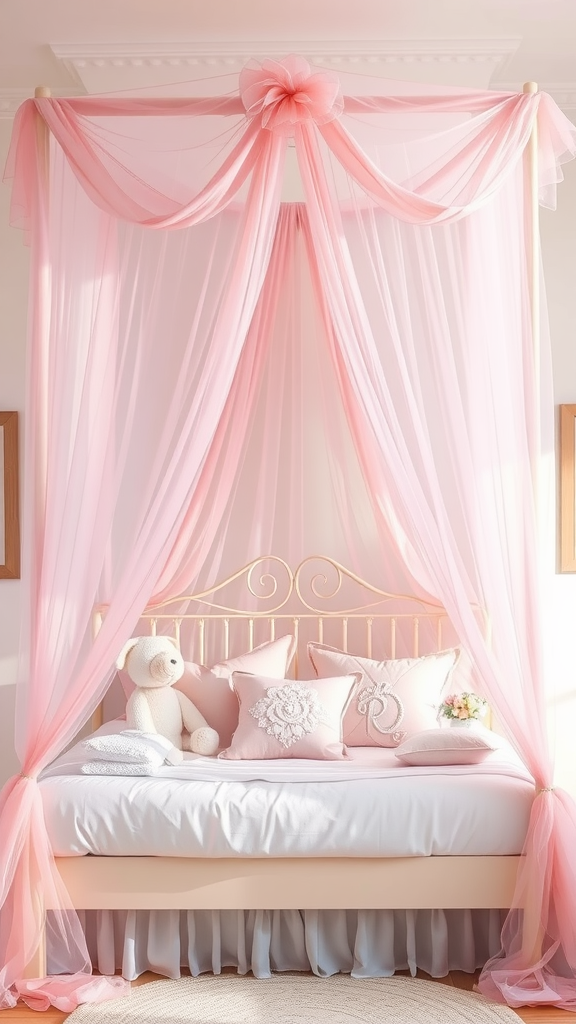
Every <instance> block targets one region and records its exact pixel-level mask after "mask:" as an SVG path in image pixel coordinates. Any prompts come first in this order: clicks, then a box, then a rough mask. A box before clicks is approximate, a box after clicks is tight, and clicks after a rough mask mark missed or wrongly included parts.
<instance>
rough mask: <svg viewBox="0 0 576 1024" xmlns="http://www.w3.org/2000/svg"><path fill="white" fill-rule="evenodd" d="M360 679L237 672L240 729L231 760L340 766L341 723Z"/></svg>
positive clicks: (226, 752) (342, 755)
mask: <svg viewBox="0 0 576 1024" xmlns="http://www.w3.org/2000/svg"><path fill="white" fill-rule="evenodd" d="M358 682H359V676H358V675H346V676H338V678H336V679H312V680H308V679H307V680H302V679H298V680H295V679H282V680H281V681H278V680H277V679H271V678H269V677H266V676H259V675H258V676H257V675H249V674H248V673H246V672H235V673H234V675H233V676H232V685H233V687H234V690H235V692H236V695H237V698H238V703H239V708H240V711H239V719H238V728H237V729H236V732H235V733H234V736H233V737H232V742H231V744H230V746H229V747H228V749H227V750H223V751H222V752H221V753H220V754H219V755H218V756H219V757H224V758H227V759H228V760H230V761H243V760H252V759H253V760H257V761H259V760H264V759H266V760H268V759H270V758H284V757H302V758H311V759H314V760H322V761H340V760H342V759H343V758H345V757H346V747H345V746H344V743H343V742H342V722H343V718H344V713H345V711H346V708H347V706H348V703H349V700H350V696H351V694H352V692H353V690H354V687H355V686H356V685H357V684H358Z"/></svg>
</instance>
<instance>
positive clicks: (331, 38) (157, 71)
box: [0, 0, 576, 116]
mask: <svg viewBox="0 0 576 1024" xmlns="http://www.w3.org/2000/svg"><path fill="white" fill-rule="evenodd" d="M292 51H294V52H299V53H303V54H304V55H306V56H307V57H309V58H310V59H312V60H313V62H314V63H317V64H324V65H328V66H331V67H334V68H335V69H338V68H340V69H341V70H342V71H349V72H350V71H351V72H360V73H365V72H369V73H370V74H372V75H378V76H379V77H388V78H396V79H398V78H402V79H406V78H408V79H411V80H417V81H428V82H432V83H444V84H454V85H463V86H471V87H479V88H489V87H490V88H501V87H505V88H517V87H519V86H520V85H521V84H522V83H523V82H524V81H528V80H535V81H537V82H538V83H539V84H540V85H541V86H542V87H543V88H546V89H547V90H548V91H550V92H552V94H553V95H554V97H555V99H556V100H557V102H558V103H559V104H560V105H561V106H563V107H564V108H565V109H569V110H571V109H576V0H290V2H289V3H287V2H280V0H95V2H92V3H87V2H86V0H0V113H3V114H4V115H5V116H11V114H13V112H14V110H15V109H16V107H17V106H18V105H19V103H20V102H21V101H22V99H24V98H25V97H26V96H29V95H32V93H33V91H34V87H35V86H37V85H44V86H48V87H49V88H50V89H51V90H52V92H53V93H54V94H55V95H72V94H79V93H80V94H82V93H86V92H111V91H120V90H133V89H141V88H146V89H147V90H152V91H154V90H158V91H162V92H164V93H166V92H170V91H172V92H173V93H174V94H181V93H182V92H193V93H194V92H204V93H206V92H216V91H224V90H227V89H230V87H231V82H232V81H233V80H234V79H230V78H229V77H228V78H224V77H222V76H224V75H228V76H229V75H236V74H237V73H238V71H239V69H240V67H241V66H242V64H243V63H244V62H245V61H246V60H247V59H248V58H249V57H250V56H252V55H254V56H263V55H271V56H276V55H277V56H281V55H283V54H285V53H287V52H292Z"/></svg>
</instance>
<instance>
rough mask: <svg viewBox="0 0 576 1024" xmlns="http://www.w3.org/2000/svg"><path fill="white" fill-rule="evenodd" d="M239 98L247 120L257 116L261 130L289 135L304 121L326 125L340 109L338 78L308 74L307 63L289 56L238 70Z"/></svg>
mask: <svg viewBox="0 0 576 1024" xmlns="http://www.w3.org/2000/svg"><path fill="white" fill-rule="evenodd" d="M239 87H240V96H241V98H242V103H243V104H244V107H245V110H246V113H247V115H248V117H258V116H259V117H260V120H261V124H262V127H263V128H268V129H269V130H270V131H273V132H277V133H278V134H280V135H293V134H294V126H295V125H297V124H300V123H302V122H304V121H313V122H314V123H315V124H326V123H327V122H328V121H333V120H334V119H335V118H336V117H338V116H339V115H340V114H341V113H342V111H343V109H344V100H343V98H342V94H341V92H340V82H339V79H338V76H337V75H335V74H333V73H332V72H330V71H318V72H316V73H314V74H313V73H312V68H311V67H310V65H309V63H308V61H307V60H304V58H303V57H298V56H296V54H290V55H289V56H288V57H284V58H283V60H280V61H277V60H272V59H267V60H263V61H262V63H261V64H258V63H257V62H256V61H251V62H250V63H249V64H247V65H246V67H244V68H242V71H241V72H240V79H239Z"/></svg>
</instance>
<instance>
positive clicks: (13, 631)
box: [0, 119, 28, 785]
mask: <svg viewBox="0 0 576 1024" xmlns="http://www.w3.org/2000/svg"><path fill="white" fill-rule="evenodd" d="M11 131H12V122H11V121H10V120H8V119H6V120H1V119H0V169H2V170H3V168H4V164H5V161H6V154H7V152H8V144H9V141H10V134H11ZM1 177H2V174H1V173H0V178H1ZM9 199H10V185H9V183H5V184H2V185H0V311H1V315H0V409H2V410H4V411H9V410H16V411H17V412H18V413H19V414H20V417H21V419H20V427H21V431H20V434H22V426H23V424H22V412H23V409H24V351H25V337H26V302H27V299H26V296H27V282H28V250H27V249H26V247H25V246H24V245H23V244H22V236H21V233H20V232H19V231H16V230H14V229H13V228H10V227H9V224H8V218H9ZM20 592H21V585H20V581H19V580H0V785H2V784H3V783H4V782H5V780H6V779H7V777H8V776H9V775H10V774H12V773H13V771H15V770H16V769H17V760H16V755H15V752H14V742H13V733H14V730H13V723H14V698H15V689H16V687H15V682H16V666H17V660H18V629H19V611H20Z"/></svg>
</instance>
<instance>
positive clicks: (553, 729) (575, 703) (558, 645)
mask: <svg viewBox="0 0 576 1024" xmlns="http://www.w3.org/2000/svg"><path fill="white" fill-rule="evenodd" d="M571 114H572V120H574V111H572V112H571ZM564 174H565V180H564V181H563V182H562V183H561V184H560V185H559V186H558V208H557V210H556V211H554V212H551V211H548V210H543V211H542V214H541V218H540V224H541V235H542V257H543V261H544V273H545V278H546V294H547V297H548V315H549V321H550V335H551V343H552V365H553V374H554V399H555V403H556V405H557V406H558V405H563V404H565V403H576V161H572V162H571V163H569V164H566V165H565V167H564ZM556 411H557V418H558V410H556ZM552 603H553V608H552V618H553V620H554V623H555V630H554V633H555V642H554V650H553V653H552V659H551V672H550V677H549V680H548V712H549V719H548V720H549V726H550V735H551V739H552V745H553V748H554V747H555V753H556V782H557V784H558V785H561V786H564V787H565V788H566V789H568V790H570V792H571V793H572V794H573V795H574V796H576V755H575V753H574V752H575V750H576V745H575V743H574V732H575V727H576V574H572V573H567V574H566V573H564V574H558V575H556V576H555V577H554V585H553V589H552Z"/></svg>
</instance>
